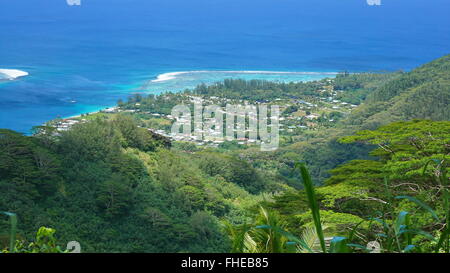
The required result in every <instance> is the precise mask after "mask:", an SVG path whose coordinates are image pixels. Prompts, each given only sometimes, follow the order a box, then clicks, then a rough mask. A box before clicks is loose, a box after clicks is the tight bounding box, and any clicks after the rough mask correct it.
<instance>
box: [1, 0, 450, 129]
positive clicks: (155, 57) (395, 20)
mask: <svg viewBox="0 0 450 273" xmlns="http://www.w3.org/2000/svg"><path fill="white" fill-rule="evenodd" d="M446 5H448V4H447V2H446V0H435V1H433V4H432V5H431V4H430V3H429V2H427V3H425V2H424V1H420V0H409V1H407V0H397V1H392V0H391V1H389V0H382V5H381V6H369V5H368V4H367V2H366V1H365V0H348V1H335V0H317V1H298V0H295V1H294V0H286V1H283V2H279V1H275V0H261V1H255V0H249V1H245V2H243V1H237V0H228V1H224V0H216V1H206V0H192V1H180V0H168V1H164V2H163V3H162V2H161V1H153V0H146V1H144V0H130V1H119V0H96V1H93V0H82V1H81V6H69V5H67V3H66V1H65V0H60V1H59V0H58V1H56V0H41V1H40V2H39V8H35V7H34V5H33V4H31V3H30V1H27V0H15V1H2V2H1V3H0V31H1V32H2V36H1V37H0V69H16V70H20V71H24V72H27V73H29V75H26V76H21V77H18V78H16V79H14V80H11V79H7V77H6V76H5V75H4V74H3V76H0V81H1V82H0V128H8V129H13V130H17V131H20V132H23V133H29V132H30V129H31V128H32V127H33V126H36V125H41V124H42V123H44V122H46V121H48V120H51V119H54V118H57V117H68V116H73V115H77V114H81V113H87V112H92V111H97V110H99V109H102V108H105V107H109V106H113V105H115V103H116V102H117V100H118V99H126V98H127V97H128V96H129V95H130V94H132V93H136V92H139V93H143V94H158V93H161V92H164V91H181V90H184V89H186V88H193V87H195V86H196V85H197V84H200V83H206V84H211V83H214V82H217V81H221V80H223V79H225V78H243V79H263V80H273V81H283V82H289V81H310V80H317V79H322V78H324V77H332V76H333V75H334V73H336V72H341V71H349V72H373V71H396V70H406V71H408V70H411V69H413V68H415V67H417V66H419V65H421V64H424V63H426V62H429V61H432V60H433V59H435V58H438V57H441V56H443V55H445V54H448V53H449V52H448V51H447V48H448V44H450V27H449V25H450V24H449V19H448V16H447V14H446V9H445V8H443V7H445V6H446ZM18 14H20V16H18Z"/></svg>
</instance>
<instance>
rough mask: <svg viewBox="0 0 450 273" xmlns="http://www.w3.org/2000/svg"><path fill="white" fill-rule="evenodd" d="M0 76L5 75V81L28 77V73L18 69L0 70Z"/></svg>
mask: <svg viewBox="0 0 450 273" xmlns="http://www.w3.org/2000/svg"><path fill="white" fill-rule="evenodd" d="M0 74H3V75H5V77H6V79H8V80H14V79H17V78H19V77H24V76H28V75H29V73H28V72H25V71H22V70H18V69H0Z"/></svg>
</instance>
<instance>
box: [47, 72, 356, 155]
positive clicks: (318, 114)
mask: <svg viewBox="0 0 450 273" xmlns="http://www.w3.org/2000/svg"><path fill="white" fill-rule="evenodd" d="M332 81H333V80H332V79H329V80H327V81H325V84H323V85H322V87H321V88H320V89H318V90H317V93H318V96H317V97H314V98H313V99H310V100H307V99H281V98H277V99H274V100H273V101H247V100H231V99H227V98H222V97H217V96H210V97H206V96H198V95H192V94H184V93H177V94H175V95H174V94H171V96H177V99H178V100H181V101H182V102H183V104H186V105H194V104H195V103H197V104H198V103H200V102H201V103H202V105H203V106H207V105H218V106H222V109H223V111H222V112H221V113H222V114H223V115H224V118H223V120H224V122H225V121H226V114H227V112H226V107H225V106H226V105H227V104H235V105H260V104H267V105H268V106H270V105H278V106H279V108H280V117H279V132H280V136H296V135H300V134H302V133H304V132H305V131H308V130H317V129H319V128H324V127H332V126H333V125H334V124H335V123H336V122H337V121H338V120H339V119H340V118H342V117H344V116H346V115H347V114H348V113H350V112H351V111H352V110H353V109H354V108H356V107H357V105H354V104H350V103H347V102H344V101H341V100H339V99H337V98H336V97H338V95H339V94H340V93H341V92H343V91H341V90H334V88H333V84H332ZM161 96H168V97H167V98H166V99H167V100H170V99H172V98H171V97H169V95H164V94H163V95H161ZM146 108H147V107H146V106H145V105H142V104H141V103H139V102H135V103H130V102H129V103H127V104H124V105H119V106H116V107H110V108H106V109H103V110H101V111H98V112H95V113H87V114H83V115H80V116H76V117H71V118H66V119H58V120H55V121H53V122H52V126H54V127H56V130H57V132H62V131H66V130H69V129H70V128H71V127H72V126H74V125H76V124H78V123H83V122H88V121H89V120H90V119H93V118H96V117H100V116H102V117H104V118H110V117H113V116H114V115H117V114H119V113H126V114H130V115H133V116H135V117H136V118H137V119H138V120H139V121H140V123H141V125H140V127H143V128H147V129H148V130H149V131H151V132H152V133H153V134H157V135H160V136H163V137H166V138H168V139H170V140H172V141H183V142H190V143H195V144H196V145H198V146H207V147H218V146H219V145H220V144H222V143H224V142H225V141H227V140H226V139H224V138H223V137H222V134H221V133H218V132H217V130H214V129H215V128H214V129H209V130H202V129H200V130H199V131H196V132H197V133H200V134H204V135H208V136H210V137H201V135H200V136H199V135H198V134H195V135H193V134H189V135H180V134H173V133H171V127H172V124H173V123H174V122H175V121H178V122H189V121H188V120H182V119H180V118H178V120H177V118H176V117H174V116H172V115H171V114H167V113H162V112H158V111H147V109H146ZM250 114H254V113H250ZM240 117H241V118H242V117H243V116H240ZM244 118H245V117H244ZM203 121H204V122H205V121H211V119H208V118H205V119H203ZM212 121H214V120H212ZM247 122H249V120H248V115H247ZM226 126H233V127H234V124H232V125H226V124H224V126H223V127H226ZM269 127H270V125H269ZM222 129H225V128H222ZM228 129H229V128H228ZM232 130H233V131H234V132H236V133H238V132H241V131H244V132H245V133H246V134H245V137H238V138H236V139H235V140H234V141H235V142H236V143H237V144H239V145H252V144H257V143H258V140H255V139H249V137H248V133H249V131H250V130H249V129H248V127H247V128H232Z"/></svg>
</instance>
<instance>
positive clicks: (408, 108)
mask: <svg viewBox="0 0 450 273" xmlns="http://www.w3.org/2000/svg"><path fill="white" fill-rule="evenodd" d="M449 103H450V55H447V56H444V57H442V58H439V59H437V60H435V61H432V62H430V63H428V64H425V65H423V66H421V67H419V68H417V69H415V70H413V71H411V72H408V73H404V74H402V75H401V76H399V77H396V78H394V79H392V80H390V81H389V82H387V83H386V84H384V85H382V86H380V87H378V88H377V89H376V90H374V91H373V92H371V93H370V94H369V95H368V96H367V99H366V100H365V102H364V105H361V106H360V107H359V108H358V109H357V110H356V111H354V112H353V113H352V115H350V117H349V118H348V120H347V124H352V125H361V126H362V127H363V128H369V129H374V128H377V127H378V126H380V125H382V124H386V123H389V122H393V121H400V120H411V119H432V120H449V119H450V109H449V107H448V105H449Z"/></svg>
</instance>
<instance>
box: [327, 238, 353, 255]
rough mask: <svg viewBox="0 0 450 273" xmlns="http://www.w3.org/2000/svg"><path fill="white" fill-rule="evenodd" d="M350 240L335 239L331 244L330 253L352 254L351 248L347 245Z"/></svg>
mask: <svg viewBox="0 0 450 273" xmlns="http://www.w3.org/2000/svg"><path fill="white" fill-rule="evenodd" d="M347 243H348V240H347V238H345V237H334V238H333V239H332V240H331V244H330V253H350V252H351V248H349V247H348V245H347Z"/></svg>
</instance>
